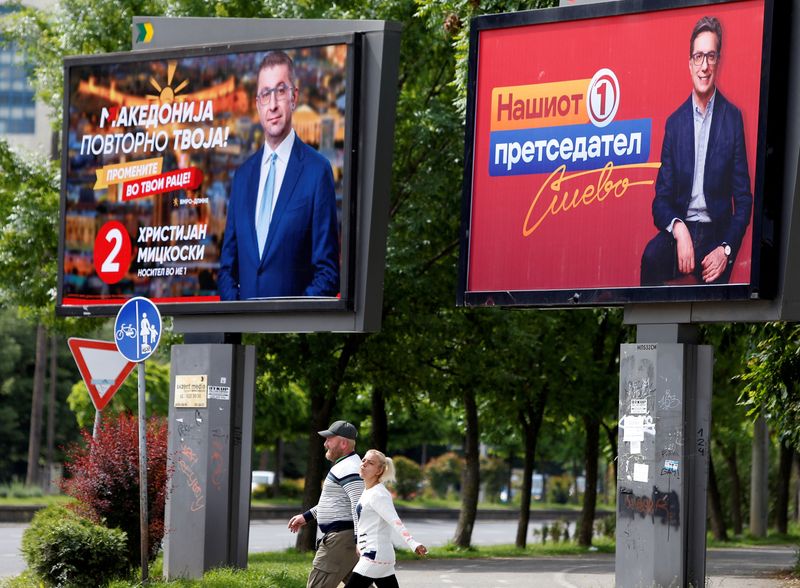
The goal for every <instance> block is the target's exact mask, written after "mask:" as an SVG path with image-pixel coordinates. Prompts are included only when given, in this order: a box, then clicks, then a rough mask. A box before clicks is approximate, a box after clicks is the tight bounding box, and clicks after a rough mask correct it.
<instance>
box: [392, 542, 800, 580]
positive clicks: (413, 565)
mask: <svg viewBox="0 0 800 588" xmlns="http://www.w3.org/2000/svg"><path fill="white" fill-rule="evenodd" d="M795 560H796V556H795V549H794V548H793V547H766V548H752V549H710V550H709V551H708V558H707V576H708V578H707V583H706V586H707V587H709V588H780V587H782V586H785V583H784V582H783V581H781V580H780V579H779V577H780V574H779V573H778V572H779V571H781V570H784V571H785V570H789V569H791V568H792V567H793V565H794V563H795ZM397 575H398V580H399V581H400V585H401V586H413V587H414V588H442V587H447V588H527V587H530V588H540V587H544V586H547V587H553V588H614V555H613V554H587V555H582V556H562V557H536V558H493V559H481V560H429V561H405V562H401V563H400V564H399V565H398V574H397Z"/></svg>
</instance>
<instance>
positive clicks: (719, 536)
mask: <svg viewBox="0 0 800 588" xmlns="http://www.w3.org/2000/svg"><path fill="white" fill-rule="evenodd" d="M708 505H709V509H708V510H709V515H710V517H711V532H712V533H713V534H714V539H716V540H717V541H727V540H728V532H727V530H726V529H725V517H724V516H723V514H722V498H721V496H720V493H719V485H718V484H717V473H716V471H715V470H714V460H713V459H712V458H711V453H710V452H709V454H708Z"/></svg>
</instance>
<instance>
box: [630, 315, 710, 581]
mask: <svg viewBox="0 0 800 588" xmlns="http://www.w3.org/2000/svg"><path fill="white" fill-rule="evenodd" d="M697 341H698V331H697V328H696V327H695V326H693V325H685V324H661V325H651V324H639V325H637V332H636V343H633V344H626V345H622V346H621V347H620V388H619V419H620V420H619V431H620V432H619V445H618V446H619V458H618V459H619V468H618V478H617V535H616V541H617V551H616V565H615V568H616V582H615V585H616V586H619V587H621V588H627V587H630V588H634V587H637V586H672V585H678V586H695V587H697V586H703V585H705V553H706V498H707V487H708V461H709V454H708V451H709V442H710V438H711V437H710V424H711V388H712V385H711V384H712V371H713V348H712V347H711V346H709V345H698V344H697Z"/></svg>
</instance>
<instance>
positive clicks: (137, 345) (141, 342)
mask: <svg viewBox="0 0 800 588" xmlns="http://www.w3.org/2000/svg"><path fill="white" fill-rule="evenodd" d="M160 340H161V313H160V312H159V311H158V307H157V306H156V305H155V304H153V303H152V302H150V300H148V299H147V298H143V297H141V296H137V297H136V298H131V299H130V300H128V301H127V302H126V303H125V304H123V305H122V308H120V309H119V312H118V313H117V320H116V321H114V341H115V342H116V344H117V349H119V352H120V353H121V354H122V355H124V356H125V357H126V358H127V359H129V360H130V361H135V362H137V363H138V362H140V361H144V360H145V359H147V358H148V357H150V356H151V355H152V354H153V352H154V351H155V350H156V347H158V342H159V341H160Z"/></svg>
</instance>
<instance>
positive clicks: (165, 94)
mask: <svg viewBox="0 0 800 588" xmlns="http://www.w3.org/2000/svg"><path fill="white" fill-rule="evenodd" d="M177 67H178V62H177V61H168V62H167V85H166V86H164V87H161V85H160V84H159V83H158V81H157V80H156V79H155V78H154V77H152V76H151V77H150V85H151V86H153V87H154V88H155V89H156V90H157V91H158V94H148V95H147V97H148V98H150V99H151V100H158V101H159V102H161V103H162V104H169V103H170V102H173V101H174V100H175V95H176V94H178V93H179V92H180V91H181V90H183V89H184V88H185V87H186V86H188V85H189V80H183V81H182V82H181V83H180V84H178V86H177V87H176V88H172V78H173V77H174V76H175V69H176V68H177Z"/></svg>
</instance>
